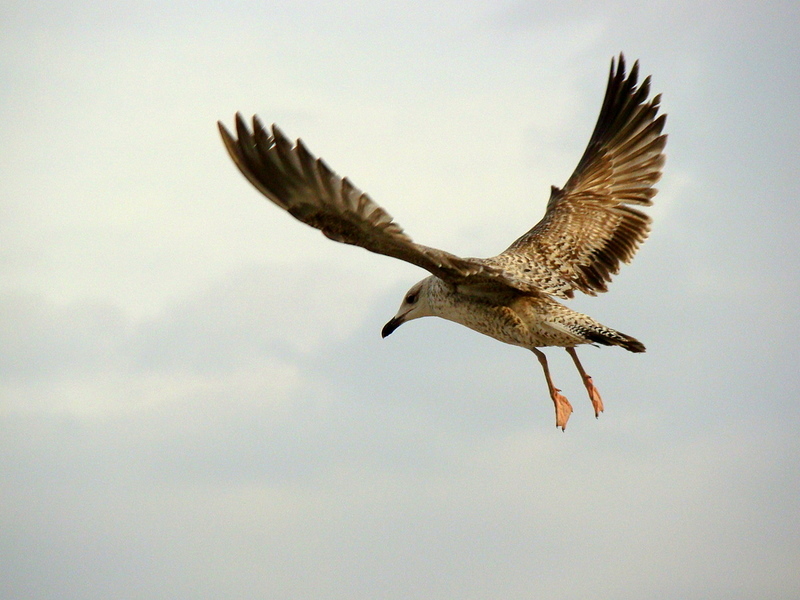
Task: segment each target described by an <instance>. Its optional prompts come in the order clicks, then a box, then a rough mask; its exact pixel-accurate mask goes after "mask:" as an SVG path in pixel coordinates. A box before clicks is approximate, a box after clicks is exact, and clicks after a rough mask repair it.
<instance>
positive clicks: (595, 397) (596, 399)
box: [567, 347, 603, 417]
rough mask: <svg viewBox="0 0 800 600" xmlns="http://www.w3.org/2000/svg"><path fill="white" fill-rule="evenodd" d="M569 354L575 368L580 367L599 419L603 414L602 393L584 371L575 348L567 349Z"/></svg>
mask: <svg viewBox="0 0 800 600" xmlns="http://www.w3.org/2000/svg"><path fill="white" fill-rule="evenodd" d="M567 352H569V355H570V356H571V357H572V360H573V362H574V363H575V366H576V367H578V372H579V373H580V374H581V378H582V379H583V385H585V386H586V391H587V392H589V400H591V401H592V406H594V416H595V417H599V416H600V413H601V412H603V399H602V398H601V397H600V392H598V391H597V388H596V387H594V383H592V378H591V376H590V375H587V374H586V371H584V370H583V365H581V361H579V360H578V353H577V352H576V351H575V348H573V347H570V348H567Z"/></svg>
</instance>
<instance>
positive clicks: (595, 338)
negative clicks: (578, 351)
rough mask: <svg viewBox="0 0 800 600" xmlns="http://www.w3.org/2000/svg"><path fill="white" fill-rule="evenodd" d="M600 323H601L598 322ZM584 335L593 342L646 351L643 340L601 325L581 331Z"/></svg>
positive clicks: (634, 350)
mask: <svg viewBox="0 0 800 600" xmlns="http://www.w3.org/2000/svg"><path fill="white" fill-rule="evenodd" d="M598 325H599V323H598ZM581 333H582V335H583V336H584V337H585V338H586V339H587V340H590V341H592V342H595V343H597V344H603V345H604V346H620V347H622V348H625V350H628V351H629V352H644V351H645V347H644V344H643V343H642V342H640V341H639V340H637V339H636V338H634V337H631V336H629V335H625V334H624V333H622V332H620V331H617V330H616V329H611V328H610V327H605V326H603V325H599V327H593V328H591V329H587V330H585V331H582V332H581Z"/></svg>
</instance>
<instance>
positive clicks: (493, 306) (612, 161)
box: [219, 54, 667, 430]
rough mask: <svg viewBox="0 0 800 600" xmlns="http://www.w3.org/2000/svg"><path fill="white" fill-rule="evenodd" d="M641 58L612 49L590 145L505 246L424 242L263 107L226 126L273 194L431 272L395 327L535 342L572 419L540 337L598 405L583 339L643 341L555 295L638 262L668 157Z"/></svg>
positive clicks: (321, 222) (307, 219)
mask: <svg viewBox="0 0 800 600" xmlns="http://www.w3.org/2000/svg"><path fill="white" fill-rule="evenodd" d="M638 74H639V63H638V61H637V62H636V63H634V65H633V68H632V69H631V71H630V73H628V74H626V72H625V58H624V56H623V55H622V54H620V55H619V60H618V61H617V62H616V64H615V61H614V59H613V58H612V60H611V70H610V73H609V77H608V86H607V88H606V94H605V98H604V99H603V106H602V108H601V109H600V116H599V117H598V119H597V124H596V125H595V128H594V132H593V133H592V137H591V138H590V140H589V145H588V146H587V148H586V151H585V152H584V153H583V156H582V157H581V159H580V161H579V162H578V166H577V168H576V169H575V172H574V173H573V174H572V176H571V177H570V178H569V180H568V181H567V183H566V185H564V187H563V188H557V187H555V186H553V187H552V188H551V191H550V200H549V201H548V203H547V208H546V210H545V214H544V217H543V218H542V220H541V221H539V223H537V224H536V225H535V226H534V227H533V229H531V230H530V231H528V232H527V233H526V234H524V235H523V236H522V237H520V238H519V239H518V240H516V241H515V242H514V243H513V244H511V246H509V248H508V249H507V250H506V251H505V252H503V253H502V254H498V255H497V256H494V257H491V258H461V257H459V256H455V255H453V254H450V253H449V252H445V251H443V250H438V249H436V248H430V247H428V246H423V245H421V244H417V243H415V242H414V241H412V240H411V238H410V237H409V236H408V235H406V234H405V233H404V232H403V230H402V229H401V227H400V226H399V225H398V224H397V223H396V222H395V221H394V220H393V219H392V217H391V216H390V215H389V214H388V213H387V212H386V211H385V210H384V209H383V208H381V207H380V206H378V205H377V204H376V203H375V202H373V201H372V199H371V198H370V197H369V196H367V194H365V193H363V192H362V191H361V190H359V189H358V188H356V187H355V186H354V185H353V184H352V183H350V181H349V180H348V179H347V178H341V177H339V176H338V175H337V174H336V173H334V172H333V171H332V170H331V169H330V168H329V167H328V165H327V164H325V162H324V161H323V160H322V159H319V158H316V157H314V156H313V155H312V154H311V153H310V152H309V151H308V150H307V149H306V146H305V145H304V144H303V142H302V141H301V140H299V139H298V140H297V142H296V143H295V144H294V145H292V143H291V142H290V141H289V140H288V139H287V138H286V137H285V136H284V135H283V133H282V132H281V131H280V130H279V129H278V128H277V127H276V126H275V125H273V126H272V129H271V131H268V130H266V129H265V128H264V126H263V125H262V124H261V122H260V121H259V119H258V117H255V116H254V117H253V130H252V131H250V130H249V129H248V127H247V125H246V124H245V122H244V120H243V119H242V117H241V115H240V114H238V113H237V115H236V133H237V135H238V139H236V138H234V137H233V135H231V133H230V132H228V130H227V129H226V128H225V126H224V125H222V123H219V131H220V134H221V135H222V140H223V141H224V142H225V147H226V148H227V149H228V153H229V154H230V156H231V158H232V159H233V162H235V163H236V166H237V167H239V170H240V171H241V172H242V174H244V176H245V177H246V178H247V179H248V180H249V181H250V183H252V184H253V185H254V186H255V187H256V189H258V190H259V191H260V192H261V193H262V194H264V195H265V196H266V197H267V198H269V199H270V200H272V201H273V202H274V203H275V204H277V205H278V206H280V207H281V208H282V209H284V210H286V211H288V212H289V213H290V214H291V215H292V216H294V217H295V218H296V219H298V220H300V221H302V222H303V223H306V224H307V225H311V226H312V227H315V228H317V229H319V230H320V231H322V233H323V234H325V236H327V237H328V238H330V239H332V240H335V241H337V242H344V243H346V244H353V245H355V246H361V247H362V248H366V249H367V250H370V251H371V252H376V253H378V254H385V255H387V256H392V257H394V258H399V259H401V260H405V261H408V262H410V263H412V264H415V265H417V266H419V267H422V268H423V269H426V270H427V271H429V272H430V273H431V275H429V276H428V277H426V278H425V279H423V280H422V281H420V282H419V283H417V284H415V285H414V286H412V287H411V289H410V290H409V291H408V292H407V293H406V295H405V297H404V299H403V302H402V304H401V305H400V309H399V310H398V312H397V314H396V315H395V316H394V317H393V318H392V319H391V320H390V321H389V322H388V323H386V325H385V326H384V328H383V330H382V332H381V335H382V336H383V337H386V336H387V335H389V334H391V333H392V332H393V331H394V330H395V329H397V328H398V327H399V326H400V325H402V324H403V323H405V322H407V321H410V320H412V319H417V318H419V317H428V316H435V317H441V318H443V319H448V320H450V321H455V322H456V323H460V324H462V325H465V326H466V327H469V328H470V329H474V330H475V331H478V332H479V333H483V334H485V335H488V336H491V337H493V338H495V339H497V340H500V341H501V342H505V343H507V344H513V345H515V346H522V347H523V348H529V349H530V350H532V351H533V353H534V354H535V355H536V358H537V359H538V360H539V363H540V364H541V365H542V369H543V370H544V376H545V379H546V380H547V388H548V391H549V393H550V398H551V399H552V400H553V404H554V405H555V411H556V427H560V428H561V429H562V430H563V429H564V428H565V427H566V425H567V420H568V419H569V416H570V414H571V413H572V406H571V405H570V403H569V401H568V400H567V399H566V398H565V397H564V396H562V395H561V393H560V391H561V390H559V389H558V388H556V387H555V385H554V384H553V381H552V379H551V377H550V370H549V368H548V366H547V358H546V357H545V355H544V353H543V352H542V351H541V350H539V348H542V347H546V346H561V347H563V348H565V349H566V351H567V352H568V353H569V355H570V356H571V357H572V360H573V361H574V363H575V366H576V367H577V369H578V372H579V373H580V376H581V379H582V380H583V385H584V386H585V387H586V390H587V392H588V393H589V399H590V400H591V402H592V405H593V407H594V411H595V416H599V414H600V412H602V411H603V401H602V399H601V398H600V394H599V393H598V391H597V388H596V387H595V386H594V383H593V382H592V378H591V377H590V376H589V375H587V374H586V371H585V370H584V368H583V366H582V365H581V363H580V361H579V360H578V355H577V353H576V351H575V347H576V346H578V345H579V344H602V345H605V346H621V347H622V348H625V349H626V350H629V351H631V352H644V351H645V347H644V345H643V344H642V343H641V342H639V341H638V340H636V339H635V338H633V337H631V336H629V335H625V334H624V333H620V332H619V331H616V330H614V329H611V328H610V327H606V326H605V325H601V324H600V323H598V322H597V321H595V320H594V319H592V318H591V317H588V316H586V315H583V314H580V313H578V312H575V311H574V310H572V309H570V308H567V307H566V306H564V305H563V304H561V303H559V302H557V301H556V300H554V299H553V298H554V297H555V298H572V297H573V295H574V292H575V291H576V290H577V291H579V292H583V293H584V294H589V295H591V296H594V295H596V294H597V293H598V292H605V291H606V290H607V285H606V284H607V283H608V282H610V281H611V276H612V275H615V274H616V273H617V272H618V271H619V267H620V263H621V262H625V263H628V262H630V261H631V259H632V258H633V255H634V254H635V252H636V250H637V249H638V248H639V245H640V244H641V243H642V242H644V240H645V239H646V238H647V235H648V234H649V232H650V222H651V219H650V217H649V216H647V215H645V214H644V213H642V212H641V211H640V210H638V209H637V208H634V207H635V206H650V205H651V204H652V198H653V196H655V194H656V190H655V189H654V188H653V185H654V184H655V183H656V182H657V181H658V180H659V178H660V177H661V169H662V168H663V166H664V160H665V157H664V154H663V150H664V146H665V145H666V141H667V136H666V135H665V134H662V130H663V128H664V123H665V121H666V115H661V116H658V110H659V104H660V98H661V97H660V95H657V96H655V97H653V98H652V99H650V98H649V95H650V77H647V78H646V79H645V80H644V81H643V82H642V83H641V85H637V79H638Z"/></svg>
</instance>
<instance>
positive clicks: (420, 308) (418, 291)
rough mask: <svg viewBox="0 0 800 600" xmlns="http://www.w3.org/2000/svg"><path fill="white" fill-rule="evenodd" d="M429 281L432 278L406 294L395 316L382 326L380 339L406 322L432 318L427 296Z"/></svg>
mask: <svg viewBox="0 0 800 600" xmlns="http://www.w3.org/2000/svg"><path fill="white" fill-rule="evenodd" d="M431 279H432V277H427V278H425V279H423V280H422V281H420V282H419V283H416V284H415V285H413V286H412V287H411V289H410V290H408V292H406V295H405V296H404V297H403V303H402V304H401V305H400V309H399V310H398V311H397V314H396V315H395V316H394V317H392V319H391V320H390V321H389V322H388V323H386V325H384V326H383V329H382V330H381V337H386V336H387V335H389V334H390V333H392V332H393V331H394V330H395V329H397V328H398V327H400V325H402V324H403V323H405V322H406V321H411V320H412V319H419V318H420V317H430V316H433V314H434V313H433V311H432V310H431V306H430V302H429V295H428V290H429V289H430V281H431Z"/></svg>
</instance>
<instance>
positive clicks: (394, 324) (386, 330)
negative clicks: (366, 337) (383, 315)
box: [381, 317, 405, 338]
mask: <svg viewBox="0 0 800 600" xmlns="http://www.w3.org/2000/svg"><path fill="white" fill-rule="evenodd" d="M404 322H405V321H404V320H403V317H393V318H392V320H391V321H389V322H388V323H387V324H386V325H384V326H383V329H381V337H384V338H385V337H386V336H387V335H389V334H390V333H392V332H393V331H394V330H395V329H397V328H398V327H400V325H402V324H403V323H404Z"/></svg>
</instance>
